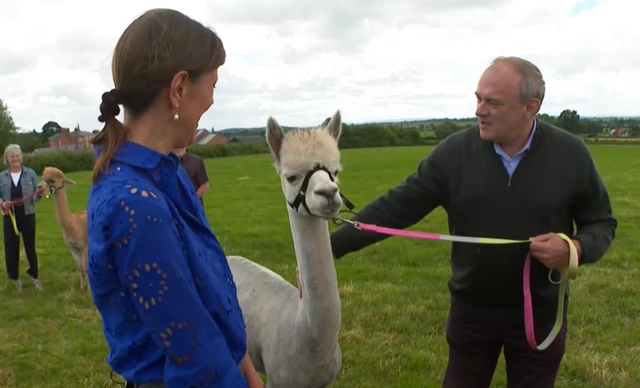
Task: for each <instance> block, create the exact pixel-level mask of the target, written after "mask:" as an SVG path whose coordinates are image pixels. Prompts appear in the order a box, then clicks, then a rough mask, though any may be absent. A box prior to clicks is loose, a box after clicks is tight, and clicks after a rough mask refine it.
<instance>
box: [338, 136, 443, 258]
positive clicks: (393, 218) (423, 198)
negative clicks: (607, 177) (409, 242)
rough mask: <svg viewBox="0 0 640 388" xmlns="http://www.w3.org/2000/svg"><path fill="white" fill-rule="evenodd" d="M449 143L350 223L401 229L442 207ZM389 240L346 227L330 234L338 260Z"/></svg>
mask: <svg viewBox="0 0 640 388" xmlns="http://www.w3.org/2000/svg"><path fill="white" fill-rule="evenodd" d="M448 140H449V139H447V140H445V141H443V142H441V143H440V144H439V145H438V146H436V148H434V150H433V151H432V152H431V153H430V154H429V155H427V157H426V158H425V159H423V160H422V161H421V162H420V163H419V165H418V168H417V169H416V171H415V172H414V173H412V174H411V175H409V176H408V177H407V178H406V179H405V180H404V181H403V182H401V183H400V184H399V185H397V186H396V187H394V188H392V189H390V190H389V191H388V192H387V193H385V194H383V195H381V196H380V197H378V198H376V199H375V200H373V201H372V202H371V203H369V204H367V205H366V206H365V207H363V208H362V210H361V211H359V212H358V214H357V215H354V216H353V217H352V218H351V219H352V220H353V221H360V222H363V223H372V224H376V225H380V226H385V227H390V228H397V229H404V228H407V227H409V226H411V225H413V224H415V223H417V222H418V221H420V220H421V219H422V218H424V217H425V216H427V215H428V214H429V213H430V212H431V211H433V209H435V208H436V207H438V206H440V205H442V204H443V201H444V198H445V197H446V195H447V193H446V184H445V178H446V176H447V173H446V171H445V168H446V166H447V159H446V154H447V153H448V152H449V151H448V150H447V149H448V148H449V147H448ZM388 237H389V236H387V235H383V234H379V233H372V232H368V231H362V230H359V229H357V228H355V227H354V226H353V225H350V224H345V225H343V226H342V227H341V228H339V229H338V230H336V231H335V232H333V233H332V234H331V246H332V250H333V255H334V257H335V258H337V259H339V258H341V257H343V256H344V255H346V254H348V253H351V252H356V251H358V250H360V249H362V248H365V247H367V246H369V245H371V244H374V243H376V242H379V241H382V240H384V239H386V238H388Z"/></svg>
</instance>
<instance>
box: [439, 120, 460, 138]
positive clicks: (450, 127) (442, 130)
mask: <svg viewBox="0 0 640 388" xmlns="http://www.w3.org/2000/svg"><path fill="white" fill-rule="evenodd" d="M459 130H460V127H458V125H456V124H455V123H453V122H452V121H450V120H448V119H447V120H444V121H441V122H439V123H438V124H437V125H436V127H435V129H434V130H433V134H434V136H435V137H436V139H438V140H443V139H446V138H447V137H448V136H450V135H452V134H454V133H456V132H458V131H459Z"/></svg>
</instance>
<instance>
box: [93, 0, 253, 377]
mask: <svg viewBox="0 0 640 388" xmlns="http://www.w3.org/2000/svg"><path fill="white" fill-rule="evenodd" d="M225 55H226V54H225V50H224V48H223V44H222V42H221V40H220V38H219V37H218V36H217V35H216V34H215V33H214V32H213V31H212V30H210V29H208V28H206V27H204V26H203V25H202V24H200V23H199V22H197V21H195V20H193V19H191V18H189V17H187V16H185V15H183V14H181V13H179V12H176V11H173V10H169V9H154V10H150V11H148V12H146V13H144V14H143V15H141V16H140V17H138V18H137V19H136V20H134V21H133V22H132V23H131V25H130V26H129V27H128V28H127V29H126V30H125V31H124V33H123V35H122V36H121V37H120V40H119V41H118V43H117V45H116V47H115V50H114V53H113V62H112V72H113V81H114V84H115V88H114V89H112V90H111V91H109V92H106V93H104V94H103V95H102V103H101V104H100V113H101V115H100V117H99V118H98V119H99V120H100V121H101V122H104V123H105V126H104V128H103V129H102V131H101V132H100V133H99V134H98V135H97V136H96V137H95V138H94V140H93V143H94V145H95V150H96V155H97V160H96V164H95V168H94V174H93V187H92V188H91V192H90V194H89V203H88V205H87V213H88V221H89V222H88V235H89V281H90V285H91V292H92V296H93V300H94V303H95V305H96V307H97V308H98V310H99V312H100V314H101V315H102V323H103V327H104V335H105V338H106V341H107V343H108V345H109V348H110V352H109V355H108V358H107V361H108V363H109V365H110V366H111V367H112V368H113V369H114V370H115V371H116V372H117V373H119V374H120V375H122V376H123V377H124V378H125V379H126V380H127V383H128V387H140V388H147V387H148V388H152V387H168V388H174V387H175V388H182V387H184V388H186V387H192V386H194V387H216V388H218V387H233V388H237V387H251V388H253V387H262V381H261V380H260V377H259V376H258V374H257V372H256V371H255V369H254V368H253V365H252V363H251V360H250V359H249V357H248V356H247V354H246V334H245V325H244V322H243V318H242V312H241V310H240V306H239V304H238V300H237V298H236V288H235V284H234V282H233V278H232V275H231V272H230V270H229V266H228V265H227V261H226V257H225V253H224V252H223V250H222V248H221V246H220V244H219V243H218V240H217V239H216V237H215V235H214V234H213V232H212V231H211V228H210V227H209V224H208V222H207V220H206V218H205V215H204V211H203V209H202V207H201V206H200V203H199V200H198V197H197V196H196V194H195V191H194V189H193V187H192V186H191V183H190V181H189V178H188V177H187V175H186V173H185V171H184V169H182V168H180V162H179V160H178V157H177V156H176V155H175V154H173V153H172V152H171V150H172V149H174V148H180V147H185V146H187V145H188V144H189V142H190V141H191V139H192V138H193V136H194V134H195V130H196V127H197V125H198V121H199V120H200V117H201V116H202V114H203V113H204V112H206V111H207V110H208V109H209V107H210V106H211V105H212V104H213V92H214V88H215V84H216V82H217V81H218V68H219V67H220V66H222V65H223V64H224V62H225ZM119 105H122V106H123V107H124V122H123V123H121V122H120V121H119V120H118V119H117V118H116V116H118V115H119V113H120V108H119Z"/></svg>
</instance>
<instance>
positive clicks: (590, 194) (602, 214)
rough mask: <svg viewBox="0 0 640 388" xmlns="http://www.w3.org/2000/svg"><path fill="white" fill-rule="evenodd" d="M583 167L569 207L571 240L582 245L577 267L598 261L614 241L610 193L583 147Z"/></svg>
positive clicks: (614, 228) (614, 227)
mask: <svg viewBox="0 0 640 388" xmlns="http://www.w3.org/2000/svg"><path fill="white" fill-rule="evenodd" d="M582 152H583V155H582V158H580V160H584V162H583V163H582V164H583V165H584V166H586V167H585V169H584V170H583V173H582V174H581V178H580V180H579V181H578V184H577V187H578V193H577V195H576V197H575V198H574V202H573V205H572V207H571V214H572V217H573V219H574V221H575V223H576V227H577V232H576V235H575V236H573V237H572V238H573V239H575V240H578V241H579V242H580V243H581V244H582V257H581V258H580V265H582V264H593V263H595V262H597V261H598V260H600V259H601V258H602V257H603V256H604V254H605V252H606V251H607V249H609V247H610V246H611V243H612V242H613V239H614V238H615V233H616V229H617V226H618V221H617V220H616V219H615V218H614V217H613V215H612V210H611V201H610V199H609V193H608V192H607V189H606V188H605V186H604V183H603V182H602V179H601V178H600V175H599V174H598V171H597V169H596V166H595V163H594V162H593V158H592V157H591V154H590V153H589V150H588V149H587V147H586V145H584V144H583V145H582Z"/></svg>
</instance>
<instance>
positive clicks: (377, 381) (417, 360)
mask: <svg viewBox="0 0 640 388" xmlns="http://www.w3.org/2000/svg"><path fill="white" fill-rule="evenodd" d="M430 149H431V147H407V148H381V149H360V150H346V151H344V152H343V164H344V168H345V169H344V172H343V173H342V174H341V188H342V191H343V193H344V194H345V195H346V196H347V197H349V199H351V200H352V201H353V202H354V203H355V204H356V206H359V207H362V206H363V205H364V204H366V203H367V202H368V201H370V200H372V199H373V198H374V197H376V196H378V195H379V194H382V193H384V192H385V191H386V190H387V189H388V188H389V187H391V186H393V185H395V184H396V183H398V182H400V181H401V180H402V179H403V178H404V177H405V176H406V175H407V174H408V173H410V172H411V171H413V170H414V168H415V166H416V165H417V163H418V162H419V160H420V159H421V158H423V157H424V156H425V155H426V154H427V153H428V152H429V151H430ZM591 149H592V152H593V155H594V157H595V159H596V162H597V165H598V168H599V170H600V172H601V174H602V176H603V178H604V181H605V183H606V185H607V187H608V189H609V191H610V194H611V198H612V201H613V207H614V212H615V216H616V217H617V218H618V220H619V228H618V234H617V238H616V240H615V243H614V245H613V247H612V248H611V249H610V250H609V252H608V254H607V255H606V256H605V257H604V259H603V260H602V261H601V262H600V263H598V264H597V265H594V266H590V267H588V268H584V269H582V272H581V273H580V274H579V277H578V279H577V280H575V281H574V282H573V283H572V293H571V295H572V298H571V303H570V310H569V336H568V345H567V353H566V358H565V360H564V363H563V364H562V370H561V372H560V377H559V380H558V384H557V387H559V388H561V387H571V388H573V387H584V388H591V387H593V388H596V387H616V388H624V387H637V386H639V385H640V319H639V316H640V271H639V270H638V264H637V262H638V259H639V258H640V255H639V253H638V252H640V239H639V238H638V230H639V229H638V228H640V199H639V198H640V196H639V193H640V173H639V171H640V147H621V146H615V145H610V146H604V145H602V146H592V147H591ZM207 169H208V172H209V176H210V179H211V191H210V192H209V193H208V194H207V195H206V197H205V203H206V210H207V216H208V217H209V220H210V222H211V224H212V227H213V229H214V231H215V233H216V234H217V235H218V237H219V238H220V239H221V241H222V243H223V246H224V249H225V250H226V252H227V253H228V254H240V255H244V256H246V257H249V258H251V259H254V260H256V261H258V262H260V263H263V264H266V265H267V266H269V267H270V268H272V269H273V270H275V271H277V272H279V273H280V274H282V275H283V276H284V277H285V278H286V279H288V280H289V281H291V282H293V283H294V284H295V259H294V256H293V246H292V242H291V236H290V230H289V223H288V219H287V212H286V210H285V203H284V201H283V197H282V192H281V190H280V185H279V180H278V178H277V176H276V173H275V171H274V169H273V164H272V161H271V159H270V156H269V155H257V156H249V157H233V158H221V159H211V160H207ZM69 177H70V178H71V179H74V180H76V181H77V182H78V184H77V185H76V186H73V187H68V189H67V190H68V196H69V199H70V206H71V209H72V211H75V210H79V209H83V208H84V206H85V204H86V199H87V191H88V187H89V181H90V175H89V173H77V174H69ZM37 211H38V215H37V217H38V232H37V233H38V240H37V244H38V246H37V250H38V253H39V260H40V263H41V279H42V281H43V284H44V286H45V292H44V293H41V294H39V293H37V292H36V291H35V290H34V288H33V286H32V285H31V283H30V282H28V278H27V276H26V275H25V270H26V268H27V267H26V260H25V259H24V257H23V258H22V262H21V268H20V272H21V276H22V278H23V282H24V284H25V290H24V292H23V294H21V295H18V294H17V293H16V292H15V291H14V288H13V285H12V284H11V283H10V282H9V281H8V280H5V281H1V282H0V387H10V388H67V387H83V388H84V387H87V388H99V387H111V386H113V387H115V386H117V385H116V384H114V383H113V382H112V381H111V378H110V375H109V373H110V369H109V368H108V367H107V365H106V363H105V357H106V355H107V347H106V345H105V341H104V337H103V334H102V330H101V324H100V319H99V315H98V313H97V312H96V311H95V309H94V308H93V307H92V303H91V299H90V296H89V295H88V294H85V293H82V292H81V291H80V290H79V278H78V276H77V274H76V273H75V272H74V263H73V260H72V258H71V255H70V253H69V251H68V250H67V248H66V247H65V246H64V243H63V240H62V233H61V230H60V227H59V226H58V224H57V221H56V218H55V212H54V204H53V201H52V199H48V200H47V199H43V200H42V201H41V202H40V203H39V204H38V210H37ZM332 228H334V226H333V225H332ZM413 229H419V230H424V231H432V232H437V233H447V227H446V219H445V214H444V212H443V211H442V210H441V209H437V210H436V211H435V212H434V213H432V214H431V215H430V216H429V217H428V218H427V219H425V220H424V221H422V222H421V223H420V224H418V225H415V226H414V227H413ZM336 266H337V270H338V276H339V282H340V284H341V286H340V291H341V297H342V306H343V307H342V308H343V315H342V316H343V329H342V335H341V346H342V348H343V369H342V372H341V374H340V375H339V377H338V379H337V382H336V383H335V384H334V385H333V386H334V387H340V388H357V387H363V388H365V387H366V388H372V387H389V388H391V387H438V386H439V384H440V379H441V376H442V373H443V370H444V367H445V364H446V360H447V348H446V342H445V337H444V324H445V318H446V314H447V309H448V302H449V294H448V291H447V286H446V281H447V279H448V277H449V274H450V267H449V244H448V243H445V242H435V241H420V240H412V239H402V238H392V239H388V240H386V241H384V242H382V243H379V244H377V245H374V246H371V247H369V248H367V249H365V250H364V251H362V252H360V253H356V254H351V255H348V256H346V257H345V258H343V259H342V260H339V261H336ZM2 275H3V276H5V275H4V268H3V274H2ZM116 379H117V380H118V381H120V380H119V378H117V376H116ZM494 386H495V387H504V386H506V385H505V374H504V364H503V362H501V363H500V364H499V365H498V371H497V375H496V378H495V379H494Z"/></svg>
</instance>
